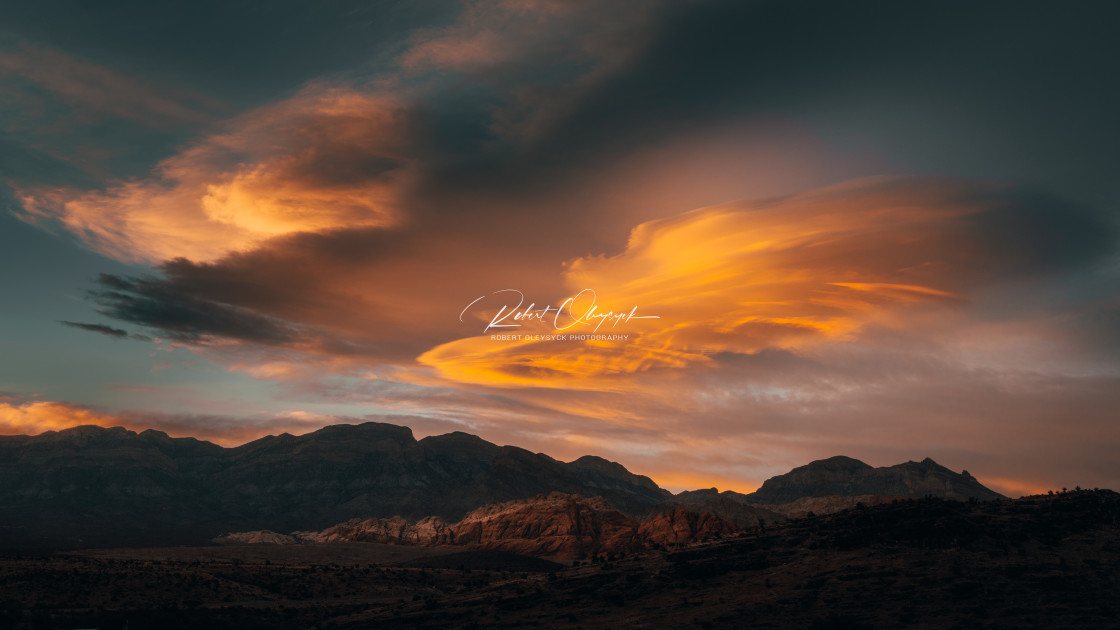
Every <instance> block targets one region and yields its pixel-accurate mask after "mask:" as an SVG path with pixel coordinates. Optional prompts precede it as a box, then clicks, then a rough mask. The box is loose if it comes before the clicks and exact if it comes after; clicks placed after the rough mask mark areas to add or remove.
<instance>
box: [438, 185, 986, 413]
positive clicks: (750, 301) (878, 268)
mask: <svg viewBox="0 0 1120 630" xmlns="http://www.w3.org/2000/svg"><path fill="white" fill-rule="evenodd" d="M961 192H962V191H961V189H960V188H959V187H958V186H956V185H953V184H951V183H948V182H938V183H937V184H929V183H925V184H917V183H915V182H907V181H895V180H864V181H860V182H854V183H850V184H846V185H842V186H837V187H833V188H829V189H825V190H821V191H816V192H813V193H808V194H804V195H799V196H796V197H791V198H788V199H782V200H777V201H768V202H738V203H732V204H725V205H720V206H714V207H711V208H702V209H699V210H694V211H691V212H687V213H684V214H682V215H680V216H677V217H672V218H668V219H662V220H657V221H650V222H647V223H643V224H641V225H639V226H637V227H636V228H634V230H633V231H632V233H631V235H630V239H629V242H628V244H627V246H626V249H625V250H624V251H623V252H621V253H620V254H617V255H614V256H593V257H585V258H579V259H576V260H573V261H570V262H569V263H567V264H566V266H565V272H564V280H565V284H566V285H567V286H568V287H569V288H570V289H571V290H573V291H577V292H578V291H580V290H582V289H593V290H594V291H595V293H596V295H597V306H598V308H599V311H600V312H616V313H617V312H629V311H630V310H631V309H632V308H635V307H636V308H637V309H638V311H639V312H640V313H645V314H650V315H657V316H659V319H647V320H641V321H631V322H627V323H624V324H620V325H619V326H615V327H613V328H611V327H608V328H602V329H600V330H599V331H598V332H600V333H625V334H629V335H630V337H629V338H628V339H627V340H626V341H624V342H584V343H561V342H556V341H536V340H521V341H495V340H492V339H491V338H490V336H489V334H488V335H483V336H475V337H470V338H465V339H459V340H456V341H452V342H449V343H447V344H443V345H441V346H439V347H436V348H433V349H432V350H430V351H428V352H426V353H424V354H422V355H421V356H420V357H419V361H420V363H422V364H424V365H428V366H431V367H433V368H435V369H436V370H437V371H438V372H439V374H441V375H442V376H443V377H445V378H448V379H451V380H454V381H458V382H465V383H473V384H478V385H490V386H500V387H511V386H513V387H525V386H529V387H559V388H575V389H591V390H601V391H609V390H621V389H625V388H628V387H630V385H623V384H621V383H620V381H621V380H625V381H629V380H631V379H630V378H629V377H631V376H633V375H634V374H636V373H641V372H645V371H647V370H650V369H654V368H680V367H685V366H689V365H697V364H705V363H707V362H708V360H709V357H711V356H712V355H714V354H716V353H721V352H733V353H754V352H758V351H760V350H763V349H768V348H777V349H784V350H798V351H807V350H809V349H811V348H813V347H815V346H817V345H819V344H822V343H835V342H846V341H852V340H854V339H855V338H857V337H858V335H859V333H860V331H861V330H862V329H863V328H864V327H865V326H867V325H868V324H871V323H876V324H879V325H886V326H890V325H899V326H905V325H906V324H905V322H903V321H902V320H900V319H899V314H900V313H902V312H904V311H906V310H912V309H915V308H921V307H934V308H940V307H945V306H950V305H954V304H958V303H960V302H961V301H963V300H964V297H963V294H962V291H964V290H967V288H968V287H969V286H970V284H971V278H972V277H973V275H974V272H973V271H972V270H971V269H970V268H969V266H968V263H969V262H971V261H973V260H978V259H981V258H983V256H984V252H983V251H982V250H983V243H982V242H980V241H979V240H978V239H977V238H976V235H975V234H973V233H971V232H970V230H969V227H968V225H967V223H966V221H965V220H966V219H967V217H969V216H970V215H973V214H975V213H977V212H979V211H982V210H984V209H985V208H986V206H985V205H984V204H981V203H971V202H966V201H963V200H962V199H964V196H963V195H962V194H961ZM489 316H491V313H489V312H488V313H486V314H484V316H483V320H484V321H485V319H486V317H489ZM547 328H548V326H545V327H544V329H541V326H539V325H538V326H537V329H529V328H521V329H517V331H516V332H522V333H525V332H537V333H539V332H552V333H557V332H572V331H557V330H555V329H553V330H548V329H547ZM494 332H504V331H494ZM579 332H591V331H590V330H589V329H587V328H586V327H585V328H584V329H582V330H580V331H579Z"/></svg>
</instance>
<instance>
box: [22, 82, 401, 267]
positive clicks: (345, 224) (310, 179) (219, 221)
mask: <svg viewBox="0 0 1120 630" xmlns="http://www.w3.org/2000/svg"><path fill="white" fill-rule="evenodd" d="M403 111H404V110H403V108H402V106H401V105H400V104H399V102H397V101H396V100H395V99H394V98H392V97H388V96H382V95H377V94H371V93H363V92H358V91H355V90H351V89H347V88H339V87H330V86H324V85H312V86H309V87H308V88H306V89H305V90H304V91H302V92H301V93H300V94H298V95H296V96H295V97H293V98H292V99H289V100H287V101H284V102H281V103H279V104H276V105H272V106H268V107H263V108H260V109H258V110H254V111H251V112H249V113H247V114H245V115H242V116H240V117H238V118H237V119H235V120H234V121H233V122H232V123H231V124H230V125H229V127H228V130H227V131H225V132H224V133H220V134H215V135H212V136H210V137H207V138H205V139H203V140H202V141H200V142H198V143H196V144H194V145H192V146H190V147H187V148H185V149H183V150H182V151H180V152H179V153H178V154H176V155H174V156H172V157H170V158H167V159H165V160H164V161H162V162H161V163H159V164H158V165H157V166H156V167H155V169H154V170H153V172H152V174H151V176H150V177H148V178H147V179H143V180H135V181H125V182H118V183H116V184H113V185H110V186H109V187H107V188H106V189H105V190H104V191H89V192H81V191H77V190H73V189H68V188H20V187H17V191H18V196H19V199H20V201H21V203H22V205H23V208H24V211H25V215H24V218H25V219H27V220H29V221H32V222H39V221H42V220H57V221H59V222H61V224H62V225H63V226H65V227H66V228H67V229H69V230H70V231H72V232H74V233H75V234H77V235H78V236H80V237H81V238H82V239H83V240H84V241H85V242H86V243H87V244H88V245H89V246H90V247H92V248H93V249H95V250H97V251H99V252H101V253H103V254H105V255H108V256H111V257H113V258H117V259H119V260H124V261H130V262H158V261H162V260H168V259H172V258H177V257H186V258H190V259H192V260H199V261H206V260H214V259H217V258H220V257H221V256H223V255H225V254H227V253H229V252H237V251H245V250H248V249H251V248H253V247H254V246H256V245H258V244H260V243H261V242H263V241H265V240H267V239H270V238H273V237H277V236H283V235H287V234H293V233H300V232H320V233H321V232H326V231H330V230H333V229H338V228H363V227H366V228H368V227H388V226H390V225H393V224H394V223H396V222H398V221H399V220H400V218H401V214H402V212H401V209H400V207H399V204H398V200H399V197H400V195H401V194H402V193H401V191H402V190H403V189H405V188H407V187H408V185H409V183H410V181H411V170H410V163H411V161H410V159H409V158H408V156H407V155H406V146H407V144H408V142H407V134H408V121H407V119H406V118H407V117H406V115H405V114H404V113H403Z"/></svg>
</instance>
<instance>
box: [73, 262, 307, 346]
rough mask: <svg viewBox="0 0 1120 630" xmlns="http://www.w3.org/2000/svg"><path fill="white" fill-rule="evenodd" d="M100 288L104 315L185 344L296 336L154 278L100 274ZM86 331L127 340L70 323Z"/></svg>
mask: <svg viewBox="0 0 1120 630" xmlns="http://www.w3.org/2000/svg"><path fill="white" fill-rule="evenodd" d="M98 282H99V283H100V284H101V286H102V288H101V289H98V290H95V291H92V292H91V295H92V297H93V299H94V301H95V302H96V303H97V304H98V305H99V306H101V308H102V311H101V312H102V314H104V315H106V316H108V317H112V318H114V319H117V320H120V321H126V322H131V323H134V324H140V325H142V326H145V327H147V328H151V329H155V330H158V331H159V332H160V334H161V335H163V336H166V337H168V338H170V339H174V340H177V341H183V342H191V343H201V342H205V341H207V340H209V339H211V338H213V337H225V338H233V339H240V340H246V341H253V342H257V343H282V342H288V341H293V340H294V339H295V338H296V337H297V335H298V333H297V332H296V331H295V330H294V329H293V328H292V327H291V326H288V325H285V324H284V323H283V322H279V321H277V320H275V319H274V318H269V317H267V316H262V315H258V314H255V313H252V312H250V311H247V310H246V309H243V308H239V307H237V306H232V305H228V304H221V303H216V302H208V301H204V300H200V299H198V298H196V297H192V296H190V295H183V294H177V293H174V292H172V291H170V290H168V289H167V288H166V286H165V285H163V283H161V282H160V280H158V279H156V278H152V277H149V278H122V277H119V276H114V275H110V274H101V276H100V278H99V280H98ZM66 323H67V325H71V326H77V327H79V328H84V329H86V330H93V331H95V332H102V333H105V334H110V335H115V336H124V335H126V334H127V332H126V331H124V330H119V329H114V328H107V327H105V326H97V325H93V324H71V323H69V322H66Z"/></svg>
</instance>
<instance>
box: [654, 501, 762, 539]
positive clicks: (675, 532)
mask: <svg viewBox="0 0 1120 630" xmlns="http://www.w3.org/2000/svg"><path fill="white" fill-rule="evenodd" d="M738 531H740V530H739V528H738V527H736V526H734V525H732V524H731V523H728V522H727V521H725V520H723V519H721V518H720V517H718V516H715V515H713V514H710V513H707V512H705V513H703V514H700V513H697V512H692V511H690V510H685V509H682V508H678V509H675V510H670V511H668V512H665V513H663V514H660V515H658V516H654V517H651V518H649V519H647V520H646V521H644V522H643V523H642V524H641V525H640V526H639V527H638V537H639V538H641V539H642V540H643V541H645V542H647V543H656V544H660V545H672V544H677V543H685V542H694V541H700V540H711V539H713V538H722V537H724V536H728V535H731V534H734V533H737V532H738Z"/></svg>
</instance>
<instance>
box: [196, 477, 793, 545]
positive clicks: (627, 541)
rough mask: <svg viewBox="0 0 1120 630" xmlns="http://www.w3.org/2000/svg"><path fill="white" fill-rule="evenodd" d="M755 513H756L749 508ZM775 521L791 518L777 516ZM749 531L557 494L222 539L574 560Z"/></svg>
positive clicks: (678, 513)
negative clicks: (640, 515) (442, 513)
mask: <svg viewBox="0 0 1120 630" xmlns="http://www.w3.org/2000/svg"><path fill="white" fill-rule="evenodd" d="M745 509H750V508H745ZM772 517H773V518H774V522H777V521H780V520H783V519H782V517H781V516H780V515H777V514H773V515H772ZM744 530H745V527H742V526H739V525H736V524H734V523H732V522H730V521H727V520H724V519H723V518H721V517H720V516H718V515H716V514H712V513H710V512H704V511H696V510H688V509H685V508H680V507H677V508H668V509H666V510H665V511H663V512H657V513H655V514H652V515H651V516H649V517H648V518H646V519H644V520H638V519H634V518H631V517H629V516H627V515H625V514H623V513H622V512H620V511H618V510H617V509H615V507H614V506H612V505H611V504H610V503H608V502H607V501H606V500H605V499H603V498H602V497H581V496H578V495H574V494H564V493H562V492H553V493H551V494H549V495H547V496H546V495H541V496H537V497H533V498H530V499H519V500H516V501H506V502H502V503H495V504H491V505H485V506H482V507H480V508H478V509H477V510H474V511H472V512H471V513H469V514H467V515H466V516H465V517H463V519H462V520H460V521H459V522H457V523H454V524H450V525H449V524H447V523H445V522H444V521H443V519H441V518H439V517H438V516H432V517H427V518H424V519H421V520H419V521H416V522H411V521H408V520H405V519H403V518H401V517H399V516H395V517H393V518H368V519H352V520H349V521H346V522H345V523H339V524H338V525H334V526H332V527H328V528H327V529H325V530H323V531H321V532H293V533H292V534H287V535H286V534H278V533H275V532H272V531H254V532H237V533H233V534H227V535H225V536H220V537H218V538H216V539H215V542H219V543H224V544H255V543H265V544H299V543H339V542H375V543H389V544H400V545H420V546H458V547H465V548H467V549H482V550H489V551H505V552H510V553H516V554H520V555H524V556H535V557H539V558H549V559H552V560H559V561H572V560H579V559H584V558H590V557H595V556H599V555H604V554H621V553H631V552H636V551H642V550H645V549H651V548H656V547H660V546H669V545H675V544H679V543H691V542H698V541H704V540H712V539H716V538H722V537H724V536H730V535H732V534H736V533H739V532H741V531H744Z"/></svg>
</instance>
